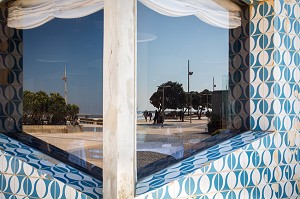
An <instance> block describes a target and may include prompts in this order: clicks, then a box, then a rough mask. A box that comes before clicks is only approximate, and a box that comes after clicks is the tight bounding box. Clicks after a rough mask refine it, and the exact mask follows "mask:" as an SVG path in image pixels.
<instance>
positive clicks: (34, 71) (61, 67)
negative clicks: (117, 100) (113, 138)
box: [23, 11, 103, 178]
mask: <svg viewBox="0 0 300 199" xmlns="http://www.w3.org/2000/svg"><path fill="white" fill-rule="evenodd" d="M102 54H103V11H99V12H97V13H95V14H92V15H89V16H87V17H83V18H78V19H71V20H70V19H69V20H62V19H54V20H52V21H51V22H48V23H46V24H44V25H43V26H40V27H38V28H34V29H30V30H25V31H24V92H23V95H24V108H23V109H24V110H23V131H24V134H23V136H24V137H26V138H25V139H27V140H28V142H29V144H30V145H31V146H35V147H38V148H39V149H41V150H43V151H44V152H46V153H47V154H50V155H51V156H54V157H55V158H57V159H59V160H61V161H63V162H66V163H68V164H71V165H72V166H75V167H77V168H80V169H83V170H84V171H87V172H89V173H90V174H92V175H94V176H95V177H98V178H99V177H101V169H100V168H101V167H102V125H103V117H102V98H103V96H102V85H103V83H102V71H103V70H102V60H103V56H102ZM25 139H24V138H23V140H25Z"/></svg>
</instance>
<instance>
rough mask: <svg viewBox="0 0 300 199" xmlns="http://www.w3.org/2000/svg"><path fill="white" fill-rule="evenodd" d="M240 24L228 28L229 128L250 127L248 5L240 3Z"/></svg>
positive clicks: (242, 129) (241, 128) (244, 128)
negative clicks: (233, 27)
mask: <svg viewBox="0 0 300 199" xmlns="http://www.w3.org/2000/svg"><path fill="white" fill-rule="evenodd" d="M241 8H242V17H241V19H242V25H241V26H240V27H238V28H235V29H232V30H229V95H228V101H229V104H230V105H229V111H228V112H229V121H228V127H229V129H237V130H241V131H244V130H249V129H250V117H249V115H250V103H249V102H250V97H249V70H250V66H249V52H250V49H249V48H250V42H249V41H250V40H249V17H250V16H249V6H248V5H241Z"/></svg>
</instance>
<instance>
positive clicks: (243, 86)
mask: <svg viewBox="0 0 300 199" xmlns="http://www.w3.org/2000/svg"><path fill="white" fill-rule="evenodd" d="M240 1H241V0H240ZM243 1H244V2H246V3H249V4H250V3H251V5H250V6H248V9H243V15H244V16H243V17H242V24H243V25H242V27H240V28H237V29H234V30H231V31H230V34H229V38H230V44H229V45H230V52H229V54H230V63H229V64H230V67H229V71H230V72H229V88H230V92H229V101H230V103H231V106H230V108H231V110H230V115H229V117H230V118H229V119H230V120H229V121H230V122H229V125H231V126H230V127H231V128H233V129H234V128H241V129H243V128H245V129H247V127H249V128H250V130H253V131H254V132H272V133H270V134H268V135H266V136H265V137H263V138H261V139H259V140H257V141H255V142H252V143H250V144H247V145H246V146H243V147H242V148H241V149H238V150H235V151H234V152H230V153H228V154H226V155H225V154H223V156H222V157H220V158H218V159H217V160H215V161H212V162H209V161H208V162H206V164H205V165H204V166H202V167H200V168H198V169H196V170H195V171H194V170H193V166H191V164H189V163H186V162H185V161H184V160H183V161H182V162H181V164H179V165H176V166H177V168H176V169H177V171H181V173H180V174H178V172H177V173H176V172H173V170H172V169H170V168H166V169H165V170H164V171H162V172H158V173H156V174H154V175H153V176H150V177H148V178H147V179H145V180H144V181H143V182H142V183H141V182H139V183H138V185H137V194H140V195H139V197H138V198H297V197H299V195H300V190H299V188H300V163H299V162H300V39H299V38H300V18H299V16H300V2H299V1H296V0H295V1H293V0H290V1H287V0H271V1H270V0H261V1H255V0H243ZM236 2H237V1H236ZM242 8H243V7H242ZM247 10H248V11H247ZM247 16H249V20H248V21H249V22H248V23H246V21H247ZM247 111H249V112H247ZM245 113H246V114H245ZM247 114H248V116H250V117H248V118H247ZM238 140H240V141H241V140H242V139H241V138H240V139H238ZM200 157H205V155H203V154H202V156H200ZM188 161H194V159H191V160H188ZM173 169H175V168H173ZM185 171H187V172H185ZM174 176H177V178H176V180H171V181H169V179H170V178H174ZM166 182H167V184H165V183H166ZM147 183H148V191H149V192H147V191H145V190H146V189H147ZM163 184H165V185H164V186H161V187H160V185H163Z"/></svg>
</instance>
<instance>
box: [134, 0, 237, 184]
mask: <svg viewBox="0 0 300 199" xmlns="http://www.w3.org/2000/svg"><path fill="white" fill-rule="evenodd" d="M137 30H138V38H137V47H138V53H137V60H138V61H137V167H138V178H143V177H145V176H148V175H150V174H152V173H155V172H157V171H159V170H161V169H163V168H165V167H166V166H168V165H170V164H173V163H176V162H178V161H180V160H182V159H184V158H187V157H189V156H190V155H192V154H193V153H195V152H198V151H199V150H202V149H204V148H205V147H207V146H212V145H215V144H217V143H218V142H220V141H222V140H224V139H226V136H227V138H228V137H230V136H234V135H236V133H237V131H236V129H233V128H231V127H230V124H229V122H230V120H229V116H230V113H231V112H230V111H231V110H230V107H229V104H230V102H229V92H230V86H229V78H228V75H229V67H230V64H229V63H230V56H229V54H230V53H229V52H230V49H229V47H228V46H229V45H228V43H229V30H228V29H224V28H218V27H215V26H212V25H211V24H207V23H204V22H203V21H201V20H199V18H197V17H196V16H185V17H169V16H164V15H161V14H159V13H157V12H155V11H153V10H150V9H149V8H147V7H146V6H144V5H143V4H141V3H139V4H138V26H137Z"/></svg>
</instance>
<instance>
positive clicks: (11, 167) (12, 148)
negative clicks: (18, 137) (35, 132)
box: [0, 134, 102, 199]
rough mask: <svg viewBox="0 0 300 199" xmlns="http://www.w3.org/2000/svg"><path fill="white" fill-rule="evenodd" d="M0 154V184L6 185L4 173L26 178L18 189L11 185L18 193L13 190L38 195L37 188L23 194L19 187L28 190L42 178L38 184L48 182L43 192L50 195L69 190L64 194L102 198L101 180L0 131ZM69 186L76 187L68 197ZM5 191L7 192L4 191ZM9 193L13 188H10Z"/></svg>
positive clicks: (73, 196) (43, 184) (9, 180)
mask: <svg viewBox="0 0 300 199" xmlns="http://www.w3.org/2000/svg"><path fill="white" fill-rule="evenodd" d="M1 154H2V155H1ZM9 156H10V157H11V158H10V157H9ZM0 157H1V161H0V162H1V164H0V169H1V170H0V173H2V174H3V179H2V180H3V182H2V183H0V184H7V183H6V182H5V181H4V180H6V179H5V175H6V174H7V176H10V175H11V176H12V177H13V176H16V177H19V176H20V177H21V178H22V176H23V177H24V176H25V177H28V179H27V180H22V182H21V181H19V183H20V184H19V186H20V187H19V188H16V187H14V189H18V190H20V191H21V193H16V194H17V195H21V196H22V195H25V196H26V195H32V194H33V195H34V194H35V195H36V196H37V197H39V195H38V193H36V192H37V190H32V192H30V191H28V190H27V192H28V193H26V192H25V191H22V190H21V187H27V189H29V187H30V186H37V181H39V180H37V179H41V180H42V181H43V182H42V183H41V184H42V185H41V186H42V187H43V186H44V187H45V186H46V185H47V186H48V187H49V188H48V189H49V190H46V191H45V193H46V192H55V193H49V194H50V196H52V197H53V195H56V196H59V194H61V193H58V190H60V192H63V190H64V191H66V190H67V191H68V192H69V193H65V194H66V195H68V196H69V197H72V198H76V199H77V198H87V199H89V198H93V199H94V198H95V199H96V198H102V182H101V181H100V180H98V179H95V178H92V177H90V176H88V175H86V174H84V173H82V172H80V171H78V170H77V169H74V168H72V167H70V166H68V165H66V164H63V163H61V162H58V161H57V160H55V159H53V158H51V157H49V156H47V155H45V154H43V153H40V152H39V151H37V150H35V149H33V148H30V147H28V146H26V145H24V144H22V143H20V142H17V141H15V140H14V139H12V138H9V137H7V136H5V135H3V134H0ZM0 177H1V176H0ZM0 180H1V178H0ZM7 182H11V179H8V180H7ZM21 183H23V184H21ZM24 183H25V184H24ZM47 183H48V184H47ZM50 184H51V185H50ZM54 184H55V185H54ZM3 186H4V185H3ZM16 186H17V185H16ZM0 188H1V187H0ZM6 188H8V189H9V190H11V189H12V188H9V186H8V185H7V186H6ZM45 188H46V187H45ZM72 188H73V189H75V190H74V191H73V195H72V196H71V195H70V194H71V193H72V190H70V189H72ZM24 189H25V188H24ZM0 190H1V189H0ZM4 192H7V191H5V190H4ZM8 192H9V191H8ZM11 192H13V191H12V190H11ZM74 192H77V193H74ZM13 193H14V192H13ZM75 196H76V197H75Z"/></svg>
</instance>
